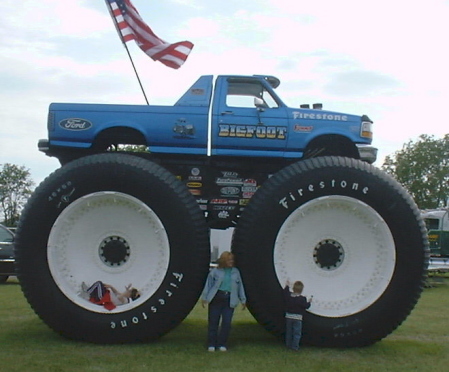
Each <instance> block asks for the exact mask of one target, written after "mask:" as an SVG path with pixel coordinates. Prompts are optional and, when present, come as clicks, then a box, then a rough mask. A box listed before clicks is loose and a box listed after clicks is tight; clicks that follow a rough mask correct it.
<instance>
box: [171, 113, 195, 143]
mask: <svg viewBox="0 0 449 372" xmlns="http://www.w3.org/2000/svg"><path fill="white" fill-rule="evenodd" d="M173 132H175V133H176V134H175V135H174V136H173V137H175V138H194V137H193V136H194V134H195V127H194V126H193V125H192V124H189V123H187V120H186V119H184V118H180V119H178V120H177V121H176V123H175V125H174V126H173Z"/></svg>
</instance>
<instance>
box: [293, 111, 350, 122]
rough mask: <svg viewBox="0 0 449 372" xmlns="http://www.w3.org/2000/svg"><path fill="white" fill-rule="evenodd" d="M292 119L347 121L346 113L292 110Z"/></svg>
mask: <svg viewBox="0 0 449 372" xmlns="http://www.w3.org/2000/svg"><path fill="white" fill-rule="evenodd" d="M293 119H309V120H335V121H348V116H347V115H341V114H326V113H314V112H300V111H293Z"/></svg>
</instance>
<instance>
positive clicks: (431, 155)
mask: <svg viewBox="0 0 449 372" xmlns="http://www.w3.org/2000/svg"><path fill="white" fill-rule="evenodd" d="M382 169H383V170H384V171H386V172H387V173H389V174H391V175H392V176H393V177H394V178H396V180H397V181H399V183H400V184H401V185H402V186H403V187H404V188H405V189H406V190H407V191H408V192H409V193H410V194H411V196H412V197H413V199H414V200H415V203H416V204H417V205H418V207H419V208H420V209H436V208H441V207H445V206H447V205H448V199H449V134H446V135H445V136H444V137H443V138H440V139H438V138H435V137H434V136H429V135H426V134H422V135H421V136H419V137H418V139H417V140H415V141H409V142H407V143H405V144H404V145H403V147H402V149H401V150H399V151H396V152H395V153H394V154H392V155H389V156H387V157H386V158H385V161H384V164H383V165H382Z"/></svg>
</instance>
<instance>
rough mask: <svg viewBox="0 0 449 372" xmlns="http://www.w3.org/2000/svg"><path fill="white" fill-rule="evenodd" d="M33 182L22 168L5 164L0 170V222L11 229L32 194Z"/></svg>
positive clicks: (28, 173) (27, 172) (28, 172)
mask: <svg viewBox="0 0 449 372" xmlns="http://www.w3.org/2000/svg"><path fill="white" fill-rule="evenodd" d="M33 186H34V182H33V181H32V179H31V174H30V171H29V170H28V169H26V168H25V167H24V166H19V165H15V164H9V163H5V164H3V166H2V168H1V170H0V213H1V214H0V216H1V218H0V221H1V222H2V224H3V225H5V226H8V227H13V226H16V225H17V222H18V221H19V217H20V212H21V211H22V209H23V207H24V205H25V203H26V201H27V200H28V198H29V197H30V195H31V193H32V191H33V190H32V188H33Z"/></svg>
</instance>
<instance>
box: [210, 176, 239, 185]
mask: <svg viewBox="0 0 449 372" xmlns="http://www.w3.org/2000/svg"><path fill="white" fill-rule="evenodd" d="M215 183H216V184H217V185H220V186H221V185H223V186H225V185H236V186H240V185H241V184H242V183H243V178H227V177H224V178H217V179H216V180H215Z"/></svg>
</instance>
